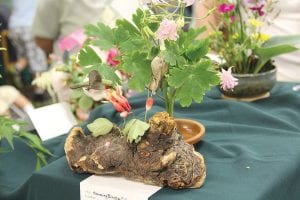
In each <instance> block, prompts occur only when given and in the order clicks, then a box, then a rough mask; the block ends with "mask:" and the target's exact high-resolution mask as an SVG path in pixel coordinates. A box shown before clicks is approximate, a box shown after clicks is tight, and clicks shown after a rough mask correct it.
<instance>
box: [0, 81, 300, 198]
mask: <svg viewBox="0 0 300 200" xmlns="http://www.w3.org/2000/svg"><path fill="white" fill-rule="evenodd" d="M293 85H294V84H291V83H277V85H276V86H275V88H274V89H273V90H272V93H271V97H270V98H268V99H263V100H259V101H256V102H252V103H246V102H239V101H229V100H224V99H221V98H220V94H219V92H218V91H217V89H216V88H214V89H213V90H212V91H210V92H208V93H207V95H206V97H205V99H204V101H203V102H202V103H201V104H194V105H192V106H191V107H190V108H186V109H182V108H180V107H179V106H177V107H176V109H175V110H176V113H175V117H178V118H179V117H183V118H192V119H196V120H199V121H201V122H202V123H203V124H204V125H205V127H206V135H205V138H204V139H203V140H202V141H201V142H200V143H198V144H197V145H196V146H195V147H196V150H197V151H199V152H201V153H202V154H203V155H204V157H205V160H206V165H207V179H206V182H205V184H204V186H203V187H202V188H200V189H184V190H178V191H177V190H172V189H169V188H163V189H162V190H160V191H159V192H157V193H156V194H154V195H153V196H152V197H151V199H153V200H156V199H172V200H176V199H195V200H196V199H207V200H210V199H211V200H220V199H223V200H241V199H243V200H248V199H249V200H253V199H261V200H266V199H270V200H277V199H278V200H279V199H280V200H282V199H284V200H285V199H289V200H298V199H300V178H299V177H300V91H298V92H295V91H293V90H292V86H293ZM144 102H145V96H143V95H140V96H138V97H135V98H132V99H130V103H131V104H132V106H133V107H134V110H135V112H134V115H136V116H137V117H141V116H142V115H143V112H144ZM162 110H163V104H162V102H161V101H160V100H158V99H156V100H155V106H154V107H153V109H152V110H151V112H152V113H154V112H156V111H162ZM100 116H101V117H103V116H104V117H108V118H110V119H112V120H113V121H115V122H119V121H120V118H119V117H118V113H116V112H115V111H114V110H113V109H112V107H111V105H105V106H101V107H99V108H97V109H96V110H95V111H94V112H93V113H92V116H91V119H90V120H92V119H94V118H96V117H100ZM64 139H65V135H63V136H60V137H58V138H54V139H51V140H48V141H46V142H45V145H46V146H47V147H48V148H50V150H52V152H53V153H54V154H55V155H56V157H54V158H51V159H50V160H49V164H48V165H47V166H46V167H44V168H42V169H41V170H40V171H35V172H34V166H35V157H34V154H33V153H32V152H31V150H30V149H28V148H26V147H25V146H24V145H23V144H22V143H17V144H16V148H15V151H14V152H11V153H8V154H5V155H1V156H0V199H1V200H13V199H18V200H76V199H80V196H79V182H80V181H81V180H83V179H85V178H86V177H88V175H79V174H75V173H73V172H72V171H71V170H69V168H68V166H67V162H66V159H65V156H64V152H63V144H64ZM4 145H5V144H4Z"/></svg>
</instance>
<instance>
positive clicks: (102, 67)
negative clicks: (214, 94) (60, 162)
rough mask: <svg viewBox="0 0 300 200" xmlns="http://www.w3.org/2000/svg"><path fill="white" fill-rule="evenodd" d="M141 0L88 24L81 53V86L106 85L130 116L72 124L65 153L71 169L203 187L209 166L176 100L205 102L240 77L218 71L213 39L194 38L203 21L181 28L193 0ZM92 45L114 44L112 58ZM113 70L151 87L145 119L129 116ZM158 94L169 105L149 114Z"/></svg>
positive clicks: (140, 87)
mask: <svg viewBox="0 0 300 200" xmlns="http://www.w3.org/2000/svg"><path fill="white" fill-rule="evenodd" d="M141 3H142V7H141V8H139V9H138V10H137V11H136V12H135V13H134V14H133V16H132V21H128V20H125V19H120V20H117V21H116V26H115V27H114V28H111V27H108V26H106V25H105V24H103V23H98V24H96V25H87V26H86V27H85V33H86V35H87V37H88V39H87V40H86V42H85V44H84V45H83V48H82V49H81V51H80V53H79V56H78V58H79V65H80V66H82V67H83V68H85V71H88V72H89V78H90V79H89V84H88V85H86V86H83V87H84V88H85V89H88V90H89V89H91V88H93V89H97V88H99V87H100V85H104V87H105V90H106V91H107V96H106V99H107V100H108V101H109V102H111V103H112V105H113V106H114V108H115V109H116V111H118V112H119V113H120V116H121V117H123V118H124V119H126V118H128V119H129V120H128V122H127V123H125V126H123V127H120V126H117V125H115V124H113V123H112V122H110V121H109V120H107V119H105V118H99V119H96V120H95V121H93V122H92V123H90V124H88V125H87V128H88V129H89V131H90V132H91V135H85V134H84V133H83V130H82V129H81V128H80V127H75V128H74V129H72V131H71V132H70V134H69V136H68V137H67V139H66V143H65V152H66V157H67V159H68V162H69V165H70V167H71V169H72V170H74V171H76V172H80V173H82V172H92V173H96V174H107V173H118V174H122V175H124V176H126V177H129V178H131V179H134V180H139V181H144V182H146V183H151V184H157V185H168V186H170V187H173V188H186V187H200V186H201V185H202V184H203V182H204V179H205V174H206V173H205V171H206V169H205V165H204V159H203V157H202V156H201V155H200V154H199V153H198V152H195V151H194V148H193V146H192V145H190V144H187V143H186V142H184V141H183V139H182V136H180V134H179V133H178V129H179V130H180V131H182V130H183V129H180V128H178V126H179V125H181V124H183V123H184V122H176V121H175V120H174V118H173V115H174V105H175V101H178V102H179V104H180V105H181V106H183V107H187V106H189V105H191V104H192V102H193V101H194V102H197V103H200V102H201V101H202V99H203V96H204V94H205V91H207V90H209V89H210V88H211V87H213V86H215V85H218V84H220V83H221V85H223V86H224V88H226V89H232V88H233V87H234V86H235V85H236V84H237V82H236V79H234V78H233V77H232V76H231V74H230V71H226V70H223V71H222V73H221V72H219V71H218V68H217V66H215V65H213V62H212V61H211V60H210V59H209V58H208V57H207V56H206V54H207V52H208V49H209V40H208V39H203V40H197V39H196V38H197V37H198V36H199V34H201V33H202V32H204V31H205V29H204V28H199V29H189V30H188V31H186V32H184V31H183V30H182V27H183V26H184V25H185V17H184V9H185V7H186V6H190V5H192V4H193V3H194V1H188V0H172V1H165V0H155V1H154V0H148V1H141ZM95 49H98V50H99V49H100V50H103V51H108V52H110V54H109V56H108V57H107V60H109V61H110V62H109V63H115V65H114V66H113V67H112V66H111V65H108V64H106V63H104V62H102V61H101V59H100V58H99V56H98V54H97V53H96V50H95ZM116 70H119V71H121V72H122V73H124V74H125V75H126V76H127V77H128V80H127V83H126V84H127V87H129V88H130V89H133V90H136V91H140V92H143V91H145V90H147V91H148V93H147V94H148V96H147V99H145V110H146V112H145V121H142V120H139V119H133V118H131V117H130V114H131V112H132V108H131V106H130V103H129V101H128V99H127V98H126V97H125V96H124V95H123V93H122V89H121V87H120V85H122V81H121V80H120V79H119V78H118V76H116V74H115V71H116ZM93 74H94V75H93ZM96 74H98V75H96ZM95 76H97V77H98V78H97V81H94V80H95V78H94V77H95ZM154 95H157V96H159V97H160V98H161V99H163V101H164V103H165V112H160V113H156V114H155V115H154V116H152V117H151V118H150V119H149V120H146V119H147V117H146V115H147V111H149V110H150V109H151V107H152V105H153V104H155V102H154V98H153V96H154ZM185 121H187V120H185ZM196 123H197V124H199V123H198V122H196ZM185 126H186V125H185ZM188 126H190V127H192V126H194V125H188ZM176 127H177V128H178V129H177V128H176ZM198 129H202V130H203V129H204V127H203V126H201V125H200V128H198ZM198 139H199V138H198ZM192 163H193V164H192Z"/></svg>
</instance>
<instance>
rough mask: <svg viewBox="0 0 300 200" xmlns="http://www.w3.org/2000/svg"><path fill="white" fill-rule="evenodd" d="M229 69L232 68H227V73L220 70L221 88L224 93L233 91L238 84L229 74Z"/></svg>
mask: <svg viewBox="0 0 300 200" xmlns="http://www.w3.org/2000/svg"><path fill="white" fill-rule="evenodd" d="M231 68H232V67H229V69H228V70H227V71H226V70H224V69H222V73H221V75H220V78H221V88H222V89H223V90H225V91H226V90H231V89H233V88H234V87H235V86H236V85H237V84H238V79H237V78H234V77H233V76H232V74H231Z"/></svg>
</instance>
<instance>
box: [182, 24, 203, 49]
mask: <svg viewBox="0 0 300 200" xmlns="http://www.w3.org/2000/svg"><path fill="white" fill-rule="evenodd" d="M205 31H206V27H200V28H198V29H190V30H189V31H187V32H182V33H181V34H180V35H179V38H178V45H179V47H180V49H181V50H183V51H185V50H186V49H187V48H188V47H189V46H190V45H191V44H193V43H194V42H195V39H196V38H197V37H198V36H199V35H200V34H201V33H203V32H205Z"/></svg>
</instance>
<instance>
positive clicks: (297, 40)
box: [262, 34, 300, 48]
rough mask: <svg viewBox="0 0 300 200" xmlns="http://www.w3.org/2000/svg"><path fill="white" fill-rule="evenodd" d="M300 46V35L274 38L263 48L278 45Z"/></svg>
mask: <svg viewBox="0 0 300 200" xmlns="http://www.w3.org/2000/svg"><path fill="white" fill-rule="evenodd" d="M297 44H300V34H298V35H288V36H273V37H272V38H270V39H269V40H267V41H266V42H265V43H264V44H263V45H262V48H268V47H274V46H278V45H291V46H294V45H297Z"/></svg>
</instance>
